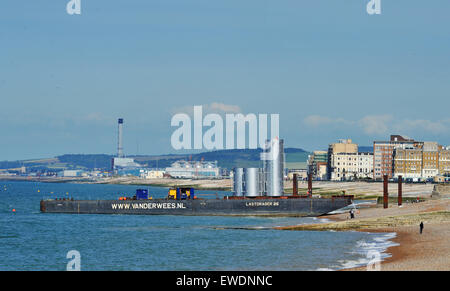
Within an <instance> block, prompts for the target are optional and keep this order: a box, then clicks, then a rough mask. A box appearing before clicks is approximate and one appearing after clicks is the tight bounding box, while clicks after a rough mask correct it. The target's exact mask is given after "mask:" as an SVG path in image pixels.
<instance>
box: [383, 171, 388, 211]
mask: <svg viewBox="0 0 450 291" xmlns="http://www.w3.org/2000/svg"><path fill="white" fill-rule="evenodd" d="M388 196H389V194H388V176H387V175H384V176H383V208H388Z"/></svg>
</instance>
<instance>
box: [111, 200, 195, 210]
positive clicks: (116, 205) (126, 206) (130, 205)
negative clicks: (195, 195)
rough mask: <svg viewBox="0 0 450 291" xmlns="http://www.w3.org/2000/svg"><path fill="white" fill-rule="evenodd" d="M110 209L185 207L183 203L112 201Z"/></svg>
mask: <svg viewBox="0 0 450 291" xmlns="http://www.w3.org/2000/svg"><path fill="white" fill-rule="evenodd" d="M111 207H112V209H117V210H122V209H123V210H129V209H183V208H186V206H185V205H184V203H170V202H164V203H154V202H150V203H113V204H111Z"/></svg>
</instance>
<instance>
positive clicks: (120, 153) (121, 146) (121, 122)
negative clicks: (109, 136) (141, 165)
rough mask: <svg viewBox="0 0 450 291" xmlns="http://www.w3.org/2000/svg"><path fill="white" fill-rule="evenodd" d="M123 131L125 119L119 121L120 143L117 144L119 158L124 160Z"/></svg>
mask: <svg viewBox="0 0 450 291" xmlns="http://www.w3.org/2000/svg"><path fill="white" fill-rule="evenodd" d="M122 130H123V118H119V120H118V142H117V157H118V158H123V144H122Z"/></svg>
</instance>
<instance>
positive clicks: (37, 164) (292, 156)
mask: <svg viewBox="0 0 450 291" xmlns="http://www.w3.org/2000/svg"><path fill="white" fill-rule="evenodd" d="M261 152H262V150H261V149H242V150H237V149H236V150H218V151H210V152H203V153H196V154H169V155H139V156H129V158H133V159H135V161H136V162H138V163H140V164H142V165H144V166H145V167H149V168H165V167H168V166H170V165H171V164H172V163H173V162H175V161H177V160H192V161H201V160H205V161H217V163H218V165H219V167H222V168H227V169H232V168H234V167H260V166H261V161H260V153H261ZM285 154H286V164H287V165H288V167H289V165H295V167H299V165H303V164H305V163H306V160H307V158H308V155H309V153H308V152H306V151H304V150H303V149H299V148H286V149H285ZM113 157H114V156H113V155H106V154H66V155H61V156H57V157H55V158H53V159H41V160H27V161H3V162H1V161H0V169H12V168H19V167H22V166H25V167H27V169H28V170H31V171H38V170H49V171H59V170H62V169H85V170H93V169H103V170H109V169H110V168H111V159H112V158H113Z"/></svg>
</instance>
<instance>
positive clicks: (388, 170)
mask: <svg viewBox="0 0 450 291" xmlns="http://www.w3.org/2000/svg"><path fill="white" fill-rule="evenodd" d="M422 147H423V142H419V141H415V140H413V139H410V138H406V137H403V136H400V135H391V138H390V140H389V141H374V142H373V159H374V160H373V168H374V169H373V178H374V179H375V180H381V179H382V178H383V176H384V175H387V176H388V177H389V178H390V179H391V178H393V177H394V166H395V165H394V151H397V150H405V149H415V148H422Z"/></svg>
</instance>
